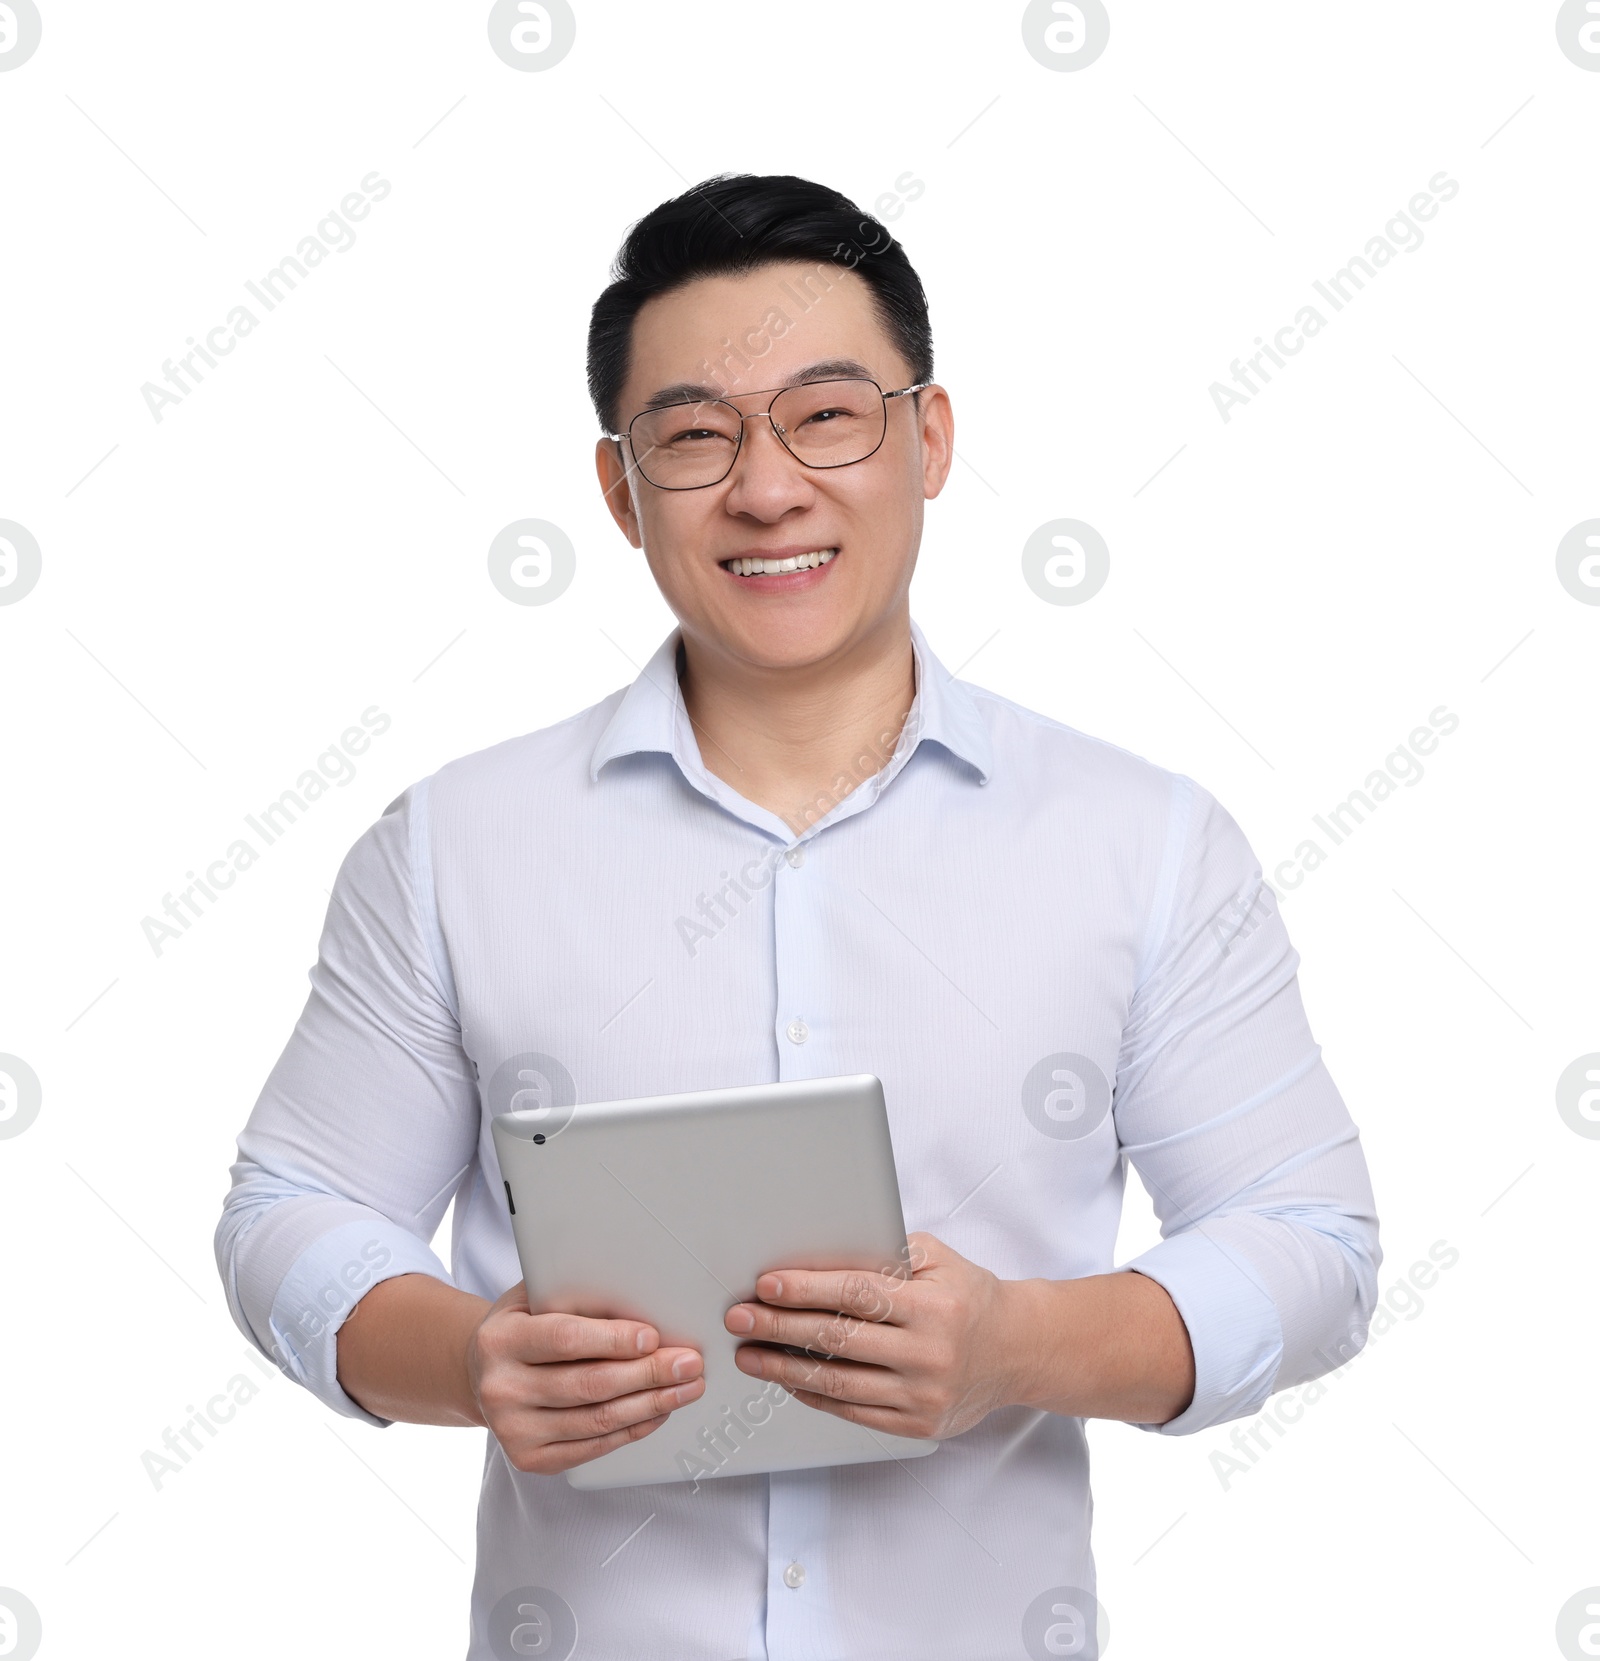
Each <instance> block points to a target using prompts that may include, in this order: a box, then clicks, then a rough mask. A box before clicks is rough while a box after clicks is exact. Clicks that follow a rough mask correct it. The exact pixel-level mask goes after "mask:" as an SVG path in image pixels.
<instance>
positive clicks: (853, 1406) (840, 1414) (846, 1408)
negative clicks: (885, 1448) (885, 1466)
mask: <svg viewBox="0 0 1600 1661" xmlns="http://www.w3.org/2000/svg"><path fill="white" fill-rule="evenodd" d="M789 1394H790V1395H792V1396H793V1397H794V1399H795V1400H796V1401H797V1402H799V1403H801V1404H802V1406H805V1407H811V1408H815V1409H816V1410H817V1412H819V1413H830V1414H832V1415H833V1417H834V1418H836V1419H846V1420H848V1421H849V1422H850V1423H851V1424H856V1425H865V1426H866V1427H867V1428H868V1429H869V1430H881V1431H883V1432H884V1433H885V1434H886V1435H889V1436H910V1435H912V1434H914V1433H913V1432H912V1431H910V1430H908V1429H907V1428H906V1422H905V1414H904V1413H902V1412H900V1411H899V1409H897V1408H893V1407H865V1406H863V1405H862V1404H861V1403H860V1402H854V1401H834V1400H832V1399H831V1398H830V1397H828V1396H819V1395H815V1394H814V1393H813V1392H812V1391H810V1390H791V1391H790V1392H789Z"/></svg>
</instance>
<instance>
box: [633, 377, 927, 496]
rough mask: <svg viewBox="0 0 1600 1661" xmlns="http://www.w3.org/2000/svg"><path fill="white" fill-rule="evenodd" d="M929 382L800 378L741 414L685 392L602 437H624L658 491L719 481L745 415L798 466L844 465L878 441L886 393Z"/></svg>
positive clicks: (885, 419) (734, 452) (739, 443)
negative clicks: (762, 420) (763, 426)
mask: <svg viewBox="0 0 1600 1661" xmlns="http://www.w3.org/2000/svg"><path fill="white" fill-rule="evenodd" d="M932 384H933V383H932V382H931V381H919V382H918V383H917V384H916V385H915V386H903V387H901V388H900V389H899V390H898V391H897V392H885V391H884V390H883V388H882V387H880V386H879V385H878V383H877V382H876V381H873V380H868V379H867V378H865V377H864V376H850V377H848V378H845V377H841V378H839V379H837V380H828V381H804V382H802V383H801V384H800V385H798V386H787V387H783V388H781V389H779V390H778V391H777V392H776V393H775V394H774V396H773V399H772V401H771V402H770V403H769V404H768V405H767V407H766V408H765V409H764V410H752V411H751V412H750V413H749V414H748V415H746V414H745V413H744V412H743V411H741V410H737V409H735V408H734V406H733V405H732V404H730V403H728V402H727V401H726V400H725V399H722V398H711V399H695V398H686V399H684V400H683V401H682V402H680V403H676V404H663V405H661V406H660V407H659V408H657V409H647V410H642V411H641V412H640V413H639V414H638V415H636V416H634V418H633V419H632V420H631V421H630V422H629V423H628V430H627V432H626V433H608V434H607V435H606V436H607V437H608V438H610V439H613V440H614V441H616V442H618V443H620V442H621V441H622V440H623V439H624V438H626V439H627V441H628V448H629V450H630V451H631V452H632V453H633V464H634V466H635V467H636V468H638V470H639V472H640V473H641V474H643V476H644V478H645V479H646V481H647V482H648V483H650V484H653V485H655V486H656V488H657V489H658V490H704V489H705V488H706V486H707V485H713V484H721V483H722V481H723V480H724V479H725V478H727V476H728V475H729V473H731V472H732V471H733V464H734V462H735V461H737V460H738V458H739V451H740V449H741V448H742V447H743V445H744V424H745V422H746V421H749V420H752V419H754V418H755V417H756V416H759V415H764V416H766V417H767V418H768V420H770V421H771V423H772V430H773V432H775V433H776V434H777V435H778V442H779V443H780V444H782V445H783V447H784V449H786V450H787V451H788V452H789V454H790V455H791V456H793V457H794V459H795V460H796V461H798V462H799V463H800V464H801V466H803V467H817V468H826V467H850V466H853V465H854V464H855V463H856V462H858V461H865V460H866V459H867V457H868V456H870V455H874V454H875V453H876V452H877V451H878V449H879V448H880V447H881V445H882V444H883V439H884V434H885V433H886V432H887V431H888V427H889V400H890V399H891V398H904V397H905V396H906V394H907V393H910V392H921V391H922V389H923V388H924V387H927V386H931V385H932ZM761 390H762V391H763V392H766V391H771V390H772V389H771V388H769V387H763V388H762V389H761ZM738 396H742V397H746V396H754V394H753V393H751V394H739V395H738Z"/></svg>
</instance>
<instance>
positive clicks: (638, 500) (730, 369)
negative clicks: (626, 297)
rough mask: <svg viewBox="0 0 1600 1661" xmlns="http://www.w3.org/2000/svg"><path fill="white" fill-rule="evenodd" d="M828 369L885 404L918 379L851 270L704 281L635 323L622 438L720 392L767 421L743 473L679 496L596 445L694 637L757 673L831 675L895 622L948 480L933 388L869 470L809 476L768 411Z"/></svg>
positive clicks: (903, 416) (890, 430)
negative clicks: (754, 567)
mask: <svg viewBox="0 0 1600 1661" xmlns="http://www.w3.org/2000/svg"><path fill="white" fill-rule="evenodd" d="M819 270H820V272H825V274H826V279H827V283H828V284H829V285H830V286H829V287H828V288H827V290H826V292H823V291H822V278H821V275H819ZM807 278H809V280H810V284H809V288H808V287H805V286H802V285H803V283H804V281H805V279H807ZM807 300H809V302H810V304H809V309H808V308H807V306H806V304H805V302H806V301H807ZM730 342H731V345H730V344H729V343H730ZM819 369H820V370H821V371H822V372H823V373H826V374H829V375H834V376H838V375H866V376H868V377H870V378H871V379H872V380H874V381H876V382H877V383H878V385H879V386H880V387H881V388H882V389H883V390H884V391H885V392H893V391H895V390H896V389H897V388H900V387H903V386H906V385H908V384H909V383H910V381H911V373H910V370H909V368H908V366H907V364H906V362H905V360H904V359H903V358H902V357H901V356H900V354H899V352H898V351H897V350H896V349H895V347H894V345H893V343H892V341H891V339H890V336H889V334H888V332H887V331H886V330H885V329H884V327H883V324H882V323H881V322H880V321H879V319H878V316H877V312H876V310H875V308H874V305H873V300H872V291H871V289H870V288H869V287H868V286H867V284H866V283H865V282H863V281H862V279H861V278H860V277H858V276H856V275H855V273H854V272H851V271H846V270H843V269H841V268H836V267H831V266H829V267H822V268H819V267H816V266H812V265H804V264H801V265H789V264H778V265H768V266H763V267H761V268H760V269H758V270H756V271H753V272H749V273H746V274H744V275H741V276H730V277H705V278H701V279H699V280H697V281H695V282H692V283H689V284H687V285H686V286H684V287H683V288H681V289H677V290H675V291H674V292H672V293H670V294H663V295H660V296H658V297H657V298H655V299H654V300H651V301H649V302H647V303H646V305H645V306H644V307H643V308H642V309H641V310H640V312H639V315H638V317H637V318H636V319H635V320H634V325H633V337H632V353H631V362H630V367H629V372H628V378H627V382H626V384H625V385H624V387H623V391H622V398H621V404H620V416H621V421H620V426H619V430H623V431H625V430H626V428H627V426H628V423H629V421H630V420H631V419H632V417H633V416H635V415H637V414H638V413H639V412H640V411H641V410H643V409H645V408H646V407H647V406H648V405H649V404H650V402H651V400H652V399H657V398H659V397H661V395H662V394H663V393H666V394H667V395H669V396H675V397H685V396H690V395H691V394H690V393H689V392H688V391H686V390H685V389H688V388H695V389H699V390H697V391H696V392H694V393H693V394H692V395H693V396H704V397H706V398H716V397H719V396H720V397H721V398H723V399H724V400H725V401H726V402H728V403H731V404H732V405H733V407H734V408H735V409H737V410H739V411H741V412H742V413H744V414H746V415H751V416H752V417H753V418H752V419H751V420H748V421H746V422H745V423H744V441H743V443H742V445H741V447H740V449H739V452H738V459H737V461H736V462H735V463H734V466H733V470H732V472H730V473H729V475H728V477H727V478H725V479H724V480H723V481H722V482H721V483H720V484H714V485H707V486H705V487H703V488H701V489H697V490H665V489H660V488H658V487H656V486H655V485H652V484H651V483H649V481H648V480H646V479H645V478H643V477H641V476H640V474H639V473H638V471H637V470H636V469H635V468H633V467H631V466H630V467H629V469H628V471H627V474H626V477H624V472H623V464H622V460H621V459H620V458H619V455H618V446H617V445H616V444H614V443H612V442H611V441H610V440H602V441H601V443H600V445H599V446H598V448H597V451H596V463H597V467H598V470H599V473H600V482H601V485H602V488H604V489H605V490H606V493H607V496H606V499H607V503H608V505H609V506H610V508H611V512H612V515H613V517H614V518H615V519H616V521H617V523H618V525H619V526H621V528H622V530H623V532H624V534H625V535H626V536H627V538H628V540H629V541H630V542H631V543H632V544H633V545H634V547H636V548H638V547H642V548H643V549H644V554H645V558H646V559H647V560H648V561H649V564H650V570H651V573H652V574H653V575H654V577H655V579H656V583H657V585H658V586H659V587H660V589H661V592H662V594H663V596H664V597H665V598H666V601H667V604H668V605H669V606H670V607H671V608H672V610H673V612H674V613H675V614H676V616H677V617H678V620H679V622H680V624H681V625H682V628H683V632H684V635H685V636H686V638H687V639H688V640H689V641H690V642H691V644H692V645H693V646H695V647H697V648H699V649H700V650H702V651H705V652H709V653H712V654H714V655H715V656H717V657H719V658H722V659H725V660H730V661H732V662H736V663H738V664H740V665H742V666H744V667H747V668H755V669H777V670H783V669H795V668H802V667H805V666H808V665H812V664H819V663H824V662H827V661H829V660H833V659H836V658H838V657H839V656H841V655H843V654H848V653H849V651H850V650H851V649H852V648H853V647H855V646H857V645H859V644H861V643H863V642H866V641H868V640H869V639H871V638H872V637H873V636H874V635H877V634H880V633H881V631H883V630H885V629H890V628H894V627H896V626H897V625H899V624H900V623H901V620H902V619H903V618H904V617H906V616H907V615H908V614H909V612H908V604H909V603H908V598H907V596H908V592H909V589H910V586H911V573H912V570H913V569H914V567H915V565H916V558H917V547H918V544H919V543H920V541H921V538H922V504H923V501H924V499H925V498H928V497H932V496H936V495H938V493H939V491H940V490H941V489H942V488H943V486H944V481H945V478H946V476H947V475H948V473H949V470H950V462H951V457H952V450H951V443H952V422H951V417H950V404H949V400H948V398H947V397H946V396H945V394H944V392H943V391H942V390H941V389H939V388H937V387H930V388H929V389H927V390H926V391H924V392H923V393H922V395H921V398H920V403H921V406H922V407H921V409H920V411H919V410H918V409H917V408H916V407H915V406H914V404H913V401H912V398H911V397H910V396H909V395H908V396H907V397H904V398H891V399H889V400H888V403H887V405H886V407H885V414H886V419H887V427H886V430H885V432H884V437H883V443H882V446H881V447H880V448H879V449H878V450H877V451H876V453H874V454H873V455H871V456H868V457H867V458H866V459H865V460H863V461H859V462H855V463H853V464H852V465H850V466H845V467H832V468H813V467H807V466H805V465H803V464H802V463H801V462H800V461H799V460H798V459H797V458H796V457H795V456H794V455H791V454H790V452H789V451H788V450H787V449H785V448H784V445H783V443H782V442H781V441H780V440H779V438H778V436H777V434H776V433H775V432H774V431H773V429H772V423H771V421H769V420H768V419H767V417H766V416H765V415H757V414H756V413H755V412H757V411H762V410H765V409H766V407H767V405H768V404H769V403H770V402H771V400H772V394H773V391H774V390H776V389H777V388H779V387H784V386H788V385H790V384H794V383H796V382H799V381H804V380H811V379H815V378H816V377H817V373H818V371H819ZM719 388H720V389H721V390H719ZM672 389H678V390H677V391H676V392H674V391H673V390H672ZM753 394H759V396H753ZM780 410H781V406H780ZM625 448H626V446H624V449H625ZM630 459H631V458H630ZM645 464H646V466H647V467H648V466H649V457H648V456H647V457H646V458H645ZM824 553H831V554H832V556H833V557H832V558H831V559H829V560H827V561H826V562H825V563H821V564H818V565H815V566H812V567H810V568H801V569H796V570H794V571H790V572H783V573H779V574H777V575H740V574H738V573H737V571H736V569H734V568H731V567H730V564H729V562H730V561H734V560H739V559H784V558H790V557H795V556H800V555H811V554H824Z"/></svg>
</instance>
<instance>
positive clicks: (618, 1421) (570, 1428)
mask: <svg viewBox="0 0 1600 1661" xmlns="http://www.w3.org/2000/svg"><path fill="white" fill-rule="evenodd" d="M705 1388H706V1381H705V1380H704V1379H703V1378H693V1379H690V1380H689V1381H688V1383H686V1384H674V1385H670V1386H665V1387H662V1388H658V1389H653V1390H638V1391H635V1392H634V1393H632V1394H631V1395H625V1396H613V1397H612V1398H611V1399H610V1400H609V1401H601V1402H592V1403H589V1404H588V1405H586V1406H583V1407H562V1408H554V1409H551V1410H548V1411H546V1412H544V1413H543V1414H542V1415H541V1417H542V1419H543V1433H544V1436H545V1439H546V1440H547V1441H555V1442H571V1441H586V1440H588V1439H589V1438H591V1437H599V1436H609V1435H611V1434H612V1432H613V1431H617V1430H624V1429H626V1428H627V1427H628V1426H630V1425H635V1424H640V1423H642V1422H643V1421H644V1420H646V1419H654V1418H658V1417H660V1416H661V1415H663V1414H670V1413H673V1412H675V1411H676V1410H677V1409H678V1408H680V1407H685V1406H687V1405H688V1404H689V1403H690V1402H692V1401H696V1400H698V1399H699V1397H701V1396H702V1395H704V1394H705Z"/></svg>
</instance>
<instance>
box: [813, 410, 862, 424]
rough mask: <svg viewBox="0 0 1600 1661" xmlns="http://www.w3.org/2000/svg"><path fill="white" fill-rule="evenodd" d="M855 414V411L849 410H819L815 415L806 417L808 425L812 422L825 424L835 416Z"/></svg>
mask: <svg viewBox="0 0 1600 1661" xmlns="http://www.w3.org/2000/svg"><path fill="white" fill-rule="evenodd" d="M854 414H855V411H854V410H848V409H819V410H818V411H817V412H816V414H815V415H808V416H807V417H806V421H807V422H808V423H809V422H812V421H821V422H824V423H825V422H827V421H828V420H830V419H831V418H832V417H834V416H839V415H854Z"/></svg>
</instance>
